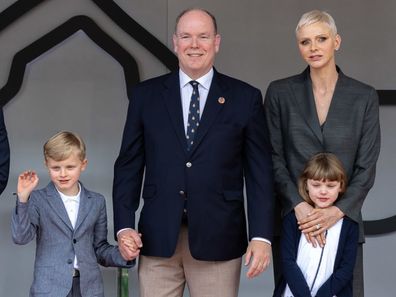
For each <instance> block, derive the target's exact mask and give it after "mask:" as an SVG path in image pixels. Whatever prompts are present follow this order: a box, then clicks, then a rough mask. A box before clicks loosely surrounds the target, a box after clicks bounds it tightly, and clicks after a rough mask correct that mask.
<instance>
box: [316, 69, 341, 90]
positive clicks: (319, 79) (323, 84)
mask: <svg viewBox="0 0 396 297" xmlns="http://www.w3.org/2000/svg"><path fill="white" fill-rule="evenodd" d="M310 76H311V80H312V88H313V90H314V91H318V92H320V93H322V94H323V93H327V92H328V91H334V87H335V85H336V83H337V79H338V72H337V69H336V67H335V65H334V67H326V68H321V69H315V68H311V69H310Z"/></svg>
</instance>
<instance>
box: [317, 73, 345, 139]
mask: <svg viewBox="0 0 396 297" xmlns="http://www.w3.org/2000/svg"><path fill="white" fill-rule="evenodd" d="M337 71H338V80H337V83H336V86H335V89H334V94H333V98H332V99H331V103H330V107H329V111H328V113H327V117H326V123H325V125H324V127H323V135H326V131H331V130H332V128H331V127H332V125H333V123H334V121H343V118H344V117H345V116H349V115H348V112H339V110H342V111H345V108H342V107H340V104H345V98H348V97H349V96H348V95H347V94H346V93H347V92H348V88H347V83H346V77H345V75H344V74H343V73H342V71H341V70H340V68H338V67H337ZM341 106H342V105H341Z"/></svg>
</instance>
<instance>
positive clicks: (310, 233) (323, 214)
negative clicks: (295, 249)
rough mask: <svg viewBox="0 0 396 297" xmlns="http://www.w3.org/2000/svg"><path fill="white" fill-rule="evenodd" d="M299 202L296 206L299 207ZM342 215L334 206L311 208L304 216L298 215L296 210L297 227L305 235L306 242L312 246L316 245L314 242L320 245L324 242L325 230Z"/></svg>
mask: <svg viewBox="0 0 396 297" xmlns="http://www.w3.org/2000/svg"><path fill="white" fill-rule="evenodd" d="M303 203H305V202H303ZM300 204H302V203H300ZM300 204H298V205H297V206H296V208H297V207H299V206H300ZM343 216H344V213H343V212H342V211H341V210H340V209H339V208H338V207H336V206H330V207H328V208H315V209H312V211H311V212H309V213H308V214H307V215H306V216H305V217H304V216H302V217H299V216H298V215H297V211H296V217H297V221H298V224H299V225H300V226H299V229H300V230H301V232H302V233H303V234H304V235H305V236H306V238H307V240H308V242H310V243H311V244H312V245H313V246H314V247H316V244H319V246H320V247H323V246H324V245H325V244H326V239H325V232H326V230H328V229H329V228H330V227H332V226H333V225H334V224H335V223H337V222H338V220H340V219H341V218H342V217H343Z"/></svg>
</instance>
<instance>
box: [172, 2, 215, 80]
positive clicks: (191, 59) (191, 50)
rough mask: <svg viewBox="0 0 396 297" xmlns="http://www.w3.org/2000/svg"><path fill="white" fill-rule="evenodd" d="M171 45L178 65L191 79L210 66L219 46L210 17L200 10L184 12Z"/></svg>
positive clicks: (202, 73)
mask: <svg viewBox="0 0 396 297" xmlns="http://www.w3.org/2000/svg"><path fill="white" fill-rule="evenodd" d="M173 47H174V50H175V52H176V54H177V57H178V59H179V66H180V68H181V70H183V72H185V73H186V74H187V75H188V76H189V77H191V78H192V79H197V78H199V77H201V76H203V75H205V74H206V73H208V72H209V70H210V69H211V68H212V66H213V64H214V59H215V55H216V53H217V52H218V51H219V48H220V35H218V34H216V32H215V28H214V25H213V21H212V18H211V17H210V16H209V15H208V14H207V13H205V12H204V11H200V10H193V11H189V12H187V13H186V14H184V15H183V16H182V17H181V18H180V20H179V23H178V24H177V28H176V33H175V34H174V35H173Z"/></svg>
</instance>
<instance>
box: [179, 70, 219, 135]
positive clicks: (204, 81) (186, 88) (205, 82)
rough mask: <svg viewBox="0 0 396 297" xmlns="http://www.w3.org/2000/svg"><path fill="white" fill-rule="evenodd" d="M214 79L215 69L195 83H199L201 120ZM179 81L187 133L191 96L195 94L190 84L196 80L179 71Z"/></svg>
mask: <svg viewBox="0 0 396 297" xmlns="http://www.w3.org/2000/svg"><path fill="white" fill-rule="evenodd" d="M212 78H213V68H212V69H210V71H209V72H208V73H206V74H205V75H204V76H201V77H200V78H198V79H196V80H195V81H196V82H198V83H199V85H198V92H199V117H200V119H201V117H202V113H203V111H204V108H205V104H206V99H207V98H208V93H209V89H210V84H211V83H212ZM179 80H180V96H181V99H182V108H183V123H184V131H185V133H187V122H188V112H189V109H190V101H191V95H192V92H193V87H192V85H191V84H190V81H193V80H194V79H192V78H190V77H189V76H188V75H187V74H185V73H184V72H183V71H182V70H179Z"/></svg>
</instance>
